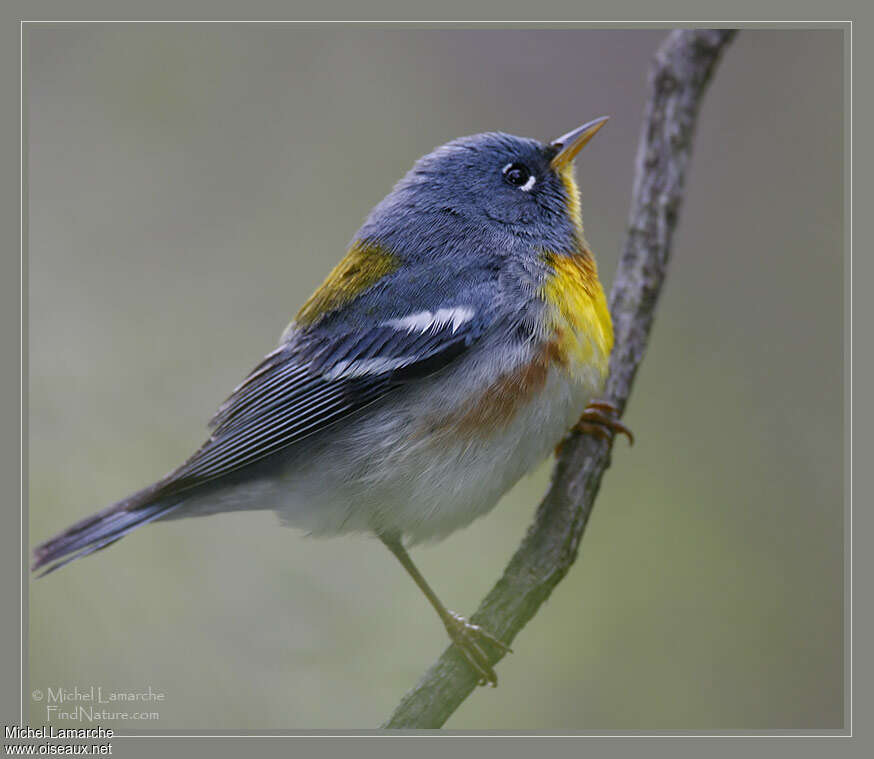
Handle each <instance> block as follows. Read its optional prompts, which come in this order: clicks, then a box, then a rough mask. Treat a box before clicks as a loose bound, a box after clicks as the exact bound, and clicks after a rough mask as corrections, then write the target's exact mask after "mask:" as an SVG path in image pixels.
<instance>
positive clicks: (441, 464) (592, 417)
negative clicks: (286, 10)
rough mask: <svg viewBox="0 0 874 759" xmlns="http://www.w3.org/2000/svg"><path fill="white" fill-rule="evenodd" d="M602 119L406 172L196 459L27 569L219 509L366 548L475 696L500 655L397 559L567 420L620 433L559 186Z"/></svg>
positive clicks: (571, 219)
mask: <svg viewBox="0 0 874 759" xmlns="http://www.w3.org/2000/svg"><path fill="white" fill-rule="evenodd" d="M606 120H607V119H606V118H600V119H596V120H594V121H591V122H589V123H587V124H584V125H583V126H581V127H579V128H578V129H574V130H573V131H571V132H568V133H567V134H565V135H564V136H562V137H559V138H558V139H557V140H554V141H552V142H549V143H542V142H539V141H537V140H532V139H525V138H521V137H513V136H510V135H507V134H502V133H488V134H478V135H474V136H471V137H462V138H460V139H457V140H454V141H452V142H450V143H448V144H446V145H443V146H441V147H439V148H437V149H436V150H434V151H433V152H432V153H429V154H428V155H426V156H424V157H423V158H420V159H419V160H418V161H417V162H416V163H415V165H414V166H413V168H412V169H411V170H410V171H409V172H408V173H407V175H406V176H405V177H404V178H403V179H402V180H401V181H400V182H398V184H397V185H396V186H395V187H394V189H393V190H392V191H391V192H390V193H389V195H387V196H386V197H385V198H384V199H383V200H382V202H381V203H379V205H377V206H376V207H375V208H374V209H373V211H372V212H371V213H370V215H369V216H368V218H367V220H366V221H365V222H364V225H363V226H362V227H361V228H360V229H359V230H358V233H357V234H356V235H355V237H354V238H353V241H352V243H351V245H350V247H349V250H348V252H347V254H346V256H345V257H344V258H343V259H342V260H341V261H340V263H339V264H337V266H336V267H335V268H334V269H333V271H331V273H330V274H329V275H328V277H327V279H326V280H325V281H324V283H323V284H322V285H321V286H320V287H319V288H318V289H317V290H316V291H315V293H313V295H312V296H311V297H310V298H309V300H307V301H306V303H304V305H303V307H302V308H301V309H300V311H299V312H298V314H297V316H296V317H295V319H294V321H293V322H292V323H291V324H290V325H289V326H288V328H287V329H286V330H285V332H284V333H283V335H282V338H281V340H280V343H279V347H278V348H276V350H274V351H273V352H272V353H270V354H269V355H267V356H266V357H265V358H264V360H263V361H262V362H261V363H260V364H259V365H258V366H257V367H255V369H254V370H253V371H252V372H251V374H249V376H248V377H247V378H246V379H245V380H244V381H243V382H242V383H241V384H240V385H239V386H238V387H237V388H236V389H235V390H234V391H233V393H232V394H231V396H230V397H229V398H228V400H227V401H225V403H224V404H223V405H222V406H221V407H220V408H219V410H218V412H217V413H216V414H215V416H214V417H213V419H212V421H211V422H210V426H211V428H212V434H211V435H210V437H209V439H208V440H207V441H206V442H205V443H204V444H203V445H202V446H201V447H200V448H199V449H198V450H197V452H196V453H194V455H192V456H191V457H190V458H189V459H188V460H187V461H186V462H185V463H184V464H182V465H181V466H180V467H179V468H177V469H175V470H174V471H172V472H170V473H169V474H168V475H166V476H165V477H163V478H162V479H160V480H158V481H157V482H156V483H154V484H152V485H150V486H149V487H147V488H145V489H143V490H141V491H139V492H137V493H134V494H133V495H131V496H129V497H128V498H125V499H124V500H122V501H119V502H118V503H116V504H114V505H112V506H110V507H109V508H107V509H104V510H103V511H100V512H98V513H96V514H94V515H93V516H90V517H88V518H87V519H84V520H82V521H80V522H78V523H76V524H74V525H73V526H72V527H70V528H69V529H67V530H65V531H64V532H62V533H60V534H59V535H57V536H56V537H54V538H52V539H51V540H48V541H46V542H45V543H42V544H41V545H39V546H37V547H36V549H35V550H34V564H33V569H34V570H36V569H40V568H45V569H44V572H43V574H46V573H48V572H51V571H53V570H55V569H57V568H59V567H61V566H63V565H64V564H66V563H68V562H70V561H72V560H73V559H76V558H79V557H81V556H86V555H88V554H90V553H93V552H94V551H96V550H98V549H101V548H105V547H106V546H108V545H109V544H111V543H114V542H115V541H117V540H119V539H120V538H121V537H123V536H125V535H127V534H128V533H129V532H131V531H132V530H134V529H136V528H138V527H140V526H142V525H144V524H146V523H148V522H152V521H155V520H157V519H176V518H179V517H189V516H201V515H205V514H213V513H218V512H223V511H237V510H248V509H273V510H275V511H276V512H277V513H278V514H279V516H280V518H281V519H282V521H283V522H284V523H286V524H288V525H291V526H294V527H298V528H302V529H303V530H306V531H307V532H309V533H311V534H313V535H338V534H342V533H348V532H364V533H370V534H372V535H376V536H378V537H379V538H380V539H381V540H382V541H383V542H384V543H385V545H386V546H387V547H388V548H389V549H390V550H391V551H392V552H393V553H394V554H395V556H397V558H398V559H399V560H400V562H401V563H402V564H403V566H404V567H405V568H406V569H407V571H408V572H409V573H410V574H411V576H412V577H413V579H414V580H415V581H416V583H417V584H418V585H419V587H420V588H421V589H422V591H423V592H424V593H425V595H426V597H427V598H428V600H429V602H430V603H431V604H432V605H433V606H434V608H435V609H436V610H437V613H438V614H439V615H440V618H441V620H442V621H443V623H444V625H445V626H446V629H447V631H448V632H449V635H450V637H451V639H452V640H453V641H454V642H455V643H456V644H457V645H458V647H459V649H460V650H461V653H462V654H463V655H464V657H465V658H466V659H467V661H468V662H469V663H470V665H471V667H472V668H473V669H474V671H475V672H476V674H477V676H478V678H479V681H480V682H481V683H484V682H490V683H492V684H493V685H494V684H495V683H496V682H497V676H496V674H495V671H494V668H493V667H492V665H491V664H490V662H489V655H488V647H489V646H497V647H498V648H499V649H501V650H506V649H507V647H506V645H505V644H504V643H503V642H501V641H500V640H498V639H497V638H495V637H494V636H492V635H491V634H490V633H488V632H486V631H485V630H483V629H482V628H480V627H478V626H476V625H472V624H470V623H469V622H467V621H466V620H465V619H464V618H463V617H461V616H459V615H457V614H454V613H453V612H450V611H449V610H448V609H446V607H445V606H444V605H443V604H442V603H441V602H440V600H439V599H438V598H437V596H436V594H435V593H434V592H433V590H431V588H430V587H429V585H428V584H427V582H426V581H425V579H424V578H423V577H422V575H421V574H420V573H419V571H418V570H417V568H416V567H415V565H414V564H413V562H412V560H411V559H410V556H409V554H408V553H407V551H406V548H405V546H408V545H412V544H415V543H419V542H421V541H426V540H434V539H439V538H442V537H444V536H446V535H448V534H449V533H450V532H452V531H454V530H457V529H458V528H460V527H463V526H465V525H467V524H469V523H470V522H472V521H473V520H474V519H476V518H477V517H479V516H481V515H483V514H485V513H486V512H488V511H489V510H490V509H491V508H492V507H493V506H494V505H495V503H496V502H497V501H498V499H499V498H500V497H501V495H503V494H504V493H505V492H506V491H507V490H508V489H509V488H510V487H511V486H512V485H513V484H514V483H515V482H516V481H517V480H518V479H519V478H520V477H521V476H522V475H523V474H525V473H526V472H527V471H529V470H530V469H531V468H532V467H534V466H535V465H536V464H538V463H539V462H540V461H542V460H543V459H544V458H545V457H546V456H547V455H548V454H549V453H550V451H552V449H553V448H554V447H555V446H556V444H557V443H558V442H559V441H560V440H561V439H562V438H563V436H564V435H565V433H566V432H567V431H568V429H569V428H571V427H573V426H574V423H575V422H577V425H582V427H584V428H586V429H589V430H591V431H594V432H597V433H598V434H601V435H603V436H607V437H611V438H612V435H613V433H614V432H615V431H616V430H619V431H622V432H626V433H627V430H626V428H625V427H624V426H623V425H621V423H619V422H618V420H617V419H616V415H615V413H613V411H614V410H613V409H612V408H611V407H610V406H609V405H607V404H604V403H603V402H594V403H590V402H591V401H592V399H593V398H594V397H595V396H596V395H597V394H598V393H599V392H600V391H601V390H602V388H603V383H604V380H605V376H606V373H607V362H608V357H609V355H610V350H611V348H612V345H613V328H612V324H611V320H610V314H609V312H608V309H607V303H606V299H605V297H604V291H603V289H602V287H601V283H600V281H599V280H598V274H597V268H596V266H595V259H594V258H593V256H592V253H591V251H590V250H589V248H588V245H587V244H586V241H585V238H584V236H583V224H582V218H581V214H580V199H579V192H578V189H577V185H576V182H575V181H574V177H573V160H574V157H575V156H576V155H577V153H578V152H579V151H580V150H581V149H582V148H583V146H585V145H586V143H587V142H588V141H589V140H590V139H591V138H592V136H593V135H594V134H595V133H596V132H597V131H598V130H599V129H600V128H601V127H602V126H603V125H604V123H605V122H606ZM581 413H582V416H581ZM577 428H578V429H579V426H578V427H577ZM629 438H630V435H629Z"/></svg>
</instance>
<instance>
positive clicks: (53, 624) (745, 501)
mask: <svg viewBox="0 0 874 759" xmlns="http://www.w3.org/2000/svg"><path fill="white" fill-rule="evenodd" d="M665 34H666V31H665V30H656V29H653V30H646V31H634V30H621V31H609V30H582V29H578V30H545V29H542V30H536V31H534V30H506V29H505V30H485V29H476V30H470V29H468V30H461V29H418V30H414V29H402V28H395V29H379V28H374V27H370V26H357V27H339V26H332V27H318V26H273V27H270V26H261V25H221V24H210V25H194V24H192V25H166V24H159V25H102V26H88V25H77V26H75V27H48V26H40V27H29V28H27V29H26V30H25V56H26V58H25V65H26V107H27V118H28V141H29V149H28V155H27V160H28V179H29V193H28V203H29V226H28V231H29V236H30V237H29V243H30V244H29V263H28V266H29V272H28V273H29V277H28V281H29V289H28V297H29V312H28V315H29V339H30V342H29V372H30V374H29V379H30V384H29V444H30V447H29V493H30V502H29V503H30V510H29V514H30V542H31V545H33V544H35V543H36V542H38V541H40V540H43V539H45V538H47V537H49V536H50V535H51V534H53V533H54V532H56V531H57V530H59V529H61V528H63V527H65V526H67V524H68V523H70V522H72V521H73V520H76V519H79V518H80V517H82V516H85V515H86V514H88V513H90V512H92V511H94V510H96V509H97V508H99V507H103V506H105V505H107V504H108V503H111V502H113V501H115V500H117V499H118V498H120V497H122V496H125V495H127V494H128V493H129V492H131V491H133V490H134V489H137V488H139V487H141V486H143V485H145V484H147V483H149V482H150V481H152V480H154V479H155V478H156V477H158V476H160V475H162V474H164V473H165V472H166V471H168V470H169V469H171V468H172V467H173V466H175V465H176V464H177V463H179V462H180V460H181V459H183V458H184V457H185V456H187V455H188V454H189V453H190V452H191V451H192V450H193V448H194V447H195V446H196V445H198V444H199V443H200V442H201V440H202V438H203V436H204V434H205V426H204V425H205V422H206V420H207V419H208V418H209V416H210V415H211V413H212V412H213V411H214V409H215V408H216V407H217V406H218V404H219V403H220V402H221V401H222V400H223V399H224V397H225V396H226V394H227V393H228V392H229V391H230V389H231V388H232V387H233V386H234V385H235V384H236V383H237V382H238V381H239V380H240V379H241V378H242V377H243V376H244V375H245V374H246V372H247V371H248V370H249V369H250V368H251V367H252V366H253V365H254V364H255V363H256V362H257V361H258V360H259V359H260V357H261V356H262V355H263V354H264V353H266V352H267V351H269V350H270V349H271V348H272V347H273V345H274V344H275V341H276V339H277V338H278V336H279V334H280V332H281V330H282V329H283V327H284V326H285V324H286V323H287V322H288V321H289V319H290V318H291V316H292V315H293V314H294V312H295V311H296V310H297V308H298V306H299V305H300V304H301V302H302V301H303V300H304V299H305V297H306V296H307V295H308V294H309V292H310V291H311V290H312V289H313V287H314V286H316V285H317V284H318V283H319V282H320V281H321V279H322V277H323V276H324V274H325V273H326V272H327V271H328V269H329V268H330V267H331V266H332V265H333V263H334V262H335V261H336V260H337V259H338V258H339V257H340V256H341V255H342V253H343V251H344V249H345V246H346V244H347V242H348V240H349V239H350V238H351V237H352V235H353V234H354V232H355V230H356V228H357V227H358V225H359V224H360V223H361V221H362V219H363V217H364V216H365V214H366V213H367V212H368V210H369V209H370V207H371V206H372V205H374V204H375V203H376V202H377V201H378V200H379V199H380V198H381V197H382V196H383V195H384V194H385V193H386V192H387V191H388V190H389V189H390V188H391V186H392V184H393V182H394V181H395V180H396V179H398V178H399V177H400V176H401V175H402V174H403V173H404V172H405V171H406V170H407V169H408V168H409V166H410V165H411V164H412V162H413V161H414V160H415V159H416V158H417V157H418V156H419V155H421V154H423V153H425V152H427V151H428V150H430V149H431V148H432V147H434V146H435V145H438V144H440V143H443V142H445V141H447V140H449V139H452V138H454V137H456V136H459V135H462V134H469V133H473V132H478V131H486V130H503V131H507V132H511V133H516V134H522V135H528V136H534V137H539V138H544V139H546V138H551V137H555V136H557V135H559V134H561V133H563V132H565V131H566V130H568V129H570V128H572V127H574V126H576V125H577V124H579V123H581V122H582V121H584V120H588V119H591V118H593V117H595V116H598V115H601V114H604V113H607V114H610V115H612V117H613V118H612V120H611V122H610V124H609V126H608V128H606V129H605V130H603V131H602V132H601V133H600V134H599V135H598V137H597V139H596V140H595V141H594V142H593V143H592V144H591V146H590V147H589V148H587V150H586V151H585V152H584V153H583V154H582V156H581V159H580V160H579V161H578V177H579V181H580V185H581V188H582V191H583V210H584V217H585V221H586V231H587V236H588V238H589V241H590V242H591V244H592V247H593V249H594V250H595V251H596V254H597V256H598V259H599V262H600V269H601V272H602V276H603V279H604V280H605V285H606V286H607V287H609V285H610V283H611V281H612V278H613V274H614V271H615V267H616V262H617V257H618V251H619V249H620V245H621V240H622V238H623V231H624V225H625V219H626V214H627V209H628V203H629V195H630V188H631V180H632V167H633V159H634V154H635V149H636V143H637V136H638V130H639V124H640V117H641V113H642V108H643V101H644V95H645V72H646V69H647V66H648V63H649V61H650V59H651V56H652V54H653V52H654V50H655V48H656V47H657V45H658V44H659V42H660V41H661V40H662V39H663V37H664V36H665ZM842 55H843V52H842V36H841V33H840V32H839V31H814V30H811V31H752V30H747V31H744V32H743V33H742V34H741V35H740V36H739V37H738V38H737V40H736V42H735V44H734V45H733V47H732V48H730V49H729V51H728V53H727V55H726V58H725V60H724V62H723V64H722V65H721V67H720V69H719V71H718V74H717V77H716V79H715V81H714V84H713V86H712V88H711V90H710V92H709V93H708V95H707V98H706V101H705V104H704V108H703V112H702V115H701V121H700V127H699V131H698V135H697V142H696V148H695V155H694V159H693V165H692V169H691V174H690V176H689V183H688V192H687V198H686V201H685V205H684V207H683V209H682V213H681V219H680V226H679V230H678V234H677V237H676V245H675V252H674V259H673V261H672V266H671V272H670V277H669V281H668V283H667V287H666V289H665V292H664V296H663V298H662V301H661V303H660V304H659V309H658V314H657V319H656V324H655V330H654V333H653V336H652V341H651V344H650V348H649V352H648V355H647V357H646V360H645V361H644V364H643V367H642V369H641V371H640V373H639V375H638V379H637V384H636V386H635V390H634V394H633V397H632V400H631V403H630V405H629V407H628V410H627V413H626V421H627V422H628V423H629V424H630V425H631V426H632V428H633V429H634V431H635V433H636V435H637V441H638V442H637V444H636V445H635V446H634V447H633V448H631V449H629V448H628V447H627V445H626V444H625V443H624V441H622V440H620V441H618V444H617V447H616V451H615V455H614V461H613V466H612V468H611V469H610V470H609V472H608V474H607V476H606V478H605V481H604V485H603V488H602V491H601V494H600V497H599V498H598V501H597V505H596V508H595V512H594V515H593V517H592V520H591V522H590V525H589V528H588V531H587V534H586V536H585V538H584V540H583V544H582V549H581V554H580V557H579V560H578V561H577V563H576V565H575V566H574V567H573V569H572V571H571V573H570V574H569V576H568V577H567V579H566V580H565V581H564V582H563V583H561V585H560V586H559V587H558V589H557V590H556V592H555V594H554V595H553V597H552V598H551V599H550V600H549V602H548V603H547V604H546V605H545V607H544V608H543V609H542V610H541V612H540V613H539V614H538V616H537V617H536V618H535V619H534V620H533V622H532V623H531V624H530V625H529V627H528V628H527V629H526V630H524V631H523V632H522V634H521V635H520V636H519V638H518V639H517V640H516V642H515V644H514V648H515V653H514V654H513V655H512V656H510V657H508V658H507V659H505V660H504V661H503V662H502V663H501V665H500V668H499V674H500V678H501V685H500V687H499V688H498V689H497V690H492V689H482V690H479V691H478V692H476V693H475V694H473V695H472V697H471V698H470V699H468V701H467V702H466V703H465V704H464V705H463V706H462V707H461V709H459V711H458V712H457V713H456V714H455V715H454V716H453V717H452V719H451V720H450V722H449V723H448V725H447V727H449V728H456V729H463V728H475V729H485V728H497V729H511V728H513V729H528V730H534V729H549V730H573V729H590V730H611V729H647V730H651V729H661V728H668V729H671V728H675V729H686V728H692V729H695V728H697V729H735V728H737V729H764V728H783V729H787V728H811V729H824V728H836V727H840V726H841V725H842V724H843V693H844V690H843V689H844V682H843V656H844V647H843V641H844V629H843V622H842V619H843V611H844V610H843V597H844V596H843V549H842V545H843V540H842V538H843V529H844V525H843V521H842V513H843V494H844V493H843V484H842V480H843V478H842V471H843V421H842V414H843V412H842V409H843V345H842V318H843V317H842V314H843V297H842V288H843V284H842V283H843V276H844V272H843V261H842V250H843V237H842V222H843V196H842V187H843V181H842V180H843V178H842V170H841V163H842V150H843V144H842V134H843V124H844V122H843V117H842V113H843V95H842ZM548 473H549V464H547V465H545V466H544V467H542V468H541V469H540V470H539V471H537V472H536V473H534V474H532V475H531V476H530V477H528V478H527V479H525V480H523V481H522V482H521V483H520V484H519V486H518V487H517V488H515V489H514V490H513V491H512V492H511V493H509V494H508V495H507V496H506V497H505V498H504V500H503V501H502V502H501V504H500V505H499V506H498V508H497V509H496V510H495V511H494V512H492V513H491V514H490V515H489V516H488V517H486V518H484V519H482V520H480V521H478V522H477V523H475V524H474V525H473V526H472V527H470V528H469V529H467V530H465V531H463V532H460V533H457V534H456V535H454V536H452V537H450V538H449V539H448V540H447V541H445V542H444V543H442V544H439V545H437V546H434V547H426V548H422V549H419V550H417V551H415V552H414V558H415V559H416V560H417V561H418V562H419V563H420V566H421V568H422V570H423V572H424V573H425V575H426V576H427V577H428V578H430V581H431V582H432V583H433V584H434V586H435V587H436V588H437V589H438V592H439V593H440V595H441V596H442V597H443V598H444V599H445V600H446V601H447V603H448V604H449V605H450V606H451V607H452V608H455V609H458V610H460V611H462V612H465V613H469V612H471V611H472V610H473V609H474V608H475V607H476V605H477V604H478V602H479V600H480V599H481V598H482V596H483V595H484V593H485V592H486V591H487V589H488V588H489V587H490V586H491V584H492V582H493V581H494V580H495V579H496V578H497V576H498V575H499V573H500V571H501V569H502V568H503V566H504V564H505V563H506V561H507V559H508V558H509V556H510V555H511V553H512V551H513V550H514V548H515V546H516V545H517V544H518V542H519V540H520V539H521V537H522V535H523V534H524V531H525V529H526V526H527V524H528V522H529V520H530V519H531V517H532V514H533V511H534V507H535V505H536V502H537V500H538V497H539V495H540V494H541V493H542V492H543V490H544V488H545V486H546V483H547V479H548ZM444 645H445V640H444V631H443V629H442V627H441V626H440V624H439V623H438V621H437V619H436V618H435V617H434V615H433V614H432V612H431V610H430V609H429V608H428V607H427V606H426V602H425V601H424V599H423V598H422V596H421V595H420V593H419V592H418V590H417V589H416V588H415V587H414V585H413V583H412V582H411V581H410V580H409V579H408V577H407V576H406V575H405V574H404V572H403V571H402V570H401V569H400V567H399V566H397V564H396V561H395V559H394V558H393V557H392V556H391V555H390V554H389V553H388V552H387V551H386V550H385V549H384V548H383V547H382V546H380V545H379V544H378V543H376V542H375V541H372V540H369V539H366V538H355V537H350V538H340V539H333V540H318V541H317V540H312V539H307V538H305V537H303V536H301V535H300V534H297V533H295V532H293V531H291V530H288V529H284V528H280V527H279V526H278V522H277V520H276V519H275V518H274V516H273V515H272V514H270V513H258V514H244V515H222V516H217V517H211V518H209V519H202V520H188V521H179V522H173V523H170V524H156V525H152V526H149V527H148V528H146V529H143V530H142V531H139V532H137V533H136V534H134V535H132V536H130V537H128V538H127V539H125V540H124V541H123V542H122V543H120V544H118V545H117V546H115V547H113V548H111V549H110V550H107V551H105V552H101V553H99V554H97V555H95V556H93V557H91V558H89V559H87V560H85V561H82V562H76V563H75V564H73V565H71V566H69V567H68V568H67V569H65V570H64V571H63V572H60V573H57V574H55V575H52V576H51V577H49V578H47V579H44V580H40V581H38V582H35V583H33V584H32V585H31V588H30V648H29V664H30V682H31V688H41V689H46V688H48V687H52V688H57V687H64V688H72V687H73V686H78V687H79V688H80V689H83V688H87V687H89V686H91V685H95V686H97V685H100V686H102V687H103V688H104V690H122V689H135V690H141V689H145V688H147V687H148V686H151V687H152V688H153V690H156V691H162V692H164V693H166V697H165V700H164V701H163V703H161V704H160V705H159V706H158V707H157V709H158V710H159V713H160V719H159V720H158V721H154V722H150V723H145V722H124V721H121V722H112V723H106V725H107V726H109V727H113V728H116V729H128V730H131V729H136V730H138V731H144V730H169V729H197V730H215V729H281V728H367V727H374V726H377V725H378V724H379V723H380V722H381V721H382V720H383V719H384V718H385V717H386V716H387V715H388V714H389V713H390V711H391V710H392V708H393V707H394V706H395V704H396V703H397V701H398V700H399V698H400V696H401V695H402V693H403V692H404V691H406V690H407V689H408V688H409V687H411V686H412V685H413V684H414V683H415V681H416V680H417V679H418V678H419V676H420V675H421V674H422V672H423V671H424V669H425V668H426V667H427V666H428V665H430V664H431V662H432V661H433V660H434V658H435V657H436V656H437V654H438V653H439V652H440V651H441V650H442V649H443V648H444ZM44 706H45V703H34V704H33V711H32V714H31V719H32V721H33V722H34V723H41V722H44V721H45V712H44ZM54 724H56V725H58V726H63V725H64V724H65V723H64V722H63V721H55V722H54ZM73 724H75V723H70V722H68V723H66V725H67V726H70V725H73Z"/></svg>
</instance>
